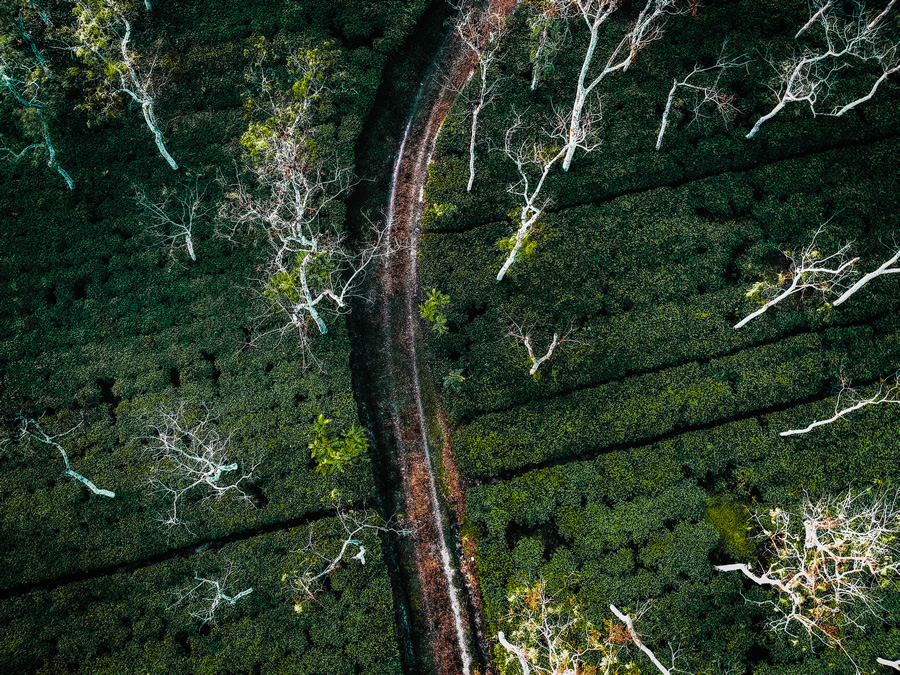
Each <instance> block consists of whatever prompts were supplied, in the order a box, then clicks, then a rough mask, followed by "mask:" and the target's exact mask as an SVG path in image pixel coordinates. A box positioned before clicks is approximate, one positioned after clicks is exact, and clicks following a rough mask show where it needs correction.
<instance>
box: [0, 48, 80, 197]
mask: <svg viewBox="0 0 900 675" xmlns="http://www.w3.org/2000/svg"><path fill="white" fill-rule="evenodd" d="M32 44H33V43H32ZM35 53H36V54H37V56H38V57H40V53H39V52H37V48H35ZM39 66H43V67H46V64H43V59H41V61H40V62H39V64H38V65H35V66H26V65H22V64H16V63H13V61H11V60H10V59H8V58H6V57H5V56H4V55H3V54H0V82H2V83H3V86H4V87H5V88H6V91H7V92H9V94H10V95H11V96H12V97H13V99H15V101H16V102H17V103H19V105H21V106H23V107H25V108H30V109H31V110H34V111H35V112H36V113H37V115H38V118H39V119H40V122H41V134H42V135H43V137H44V142H43V144H31V145H28V146H27V147H26V148H25V149H23V150H21V151H20V152H14V151H13V150H11V149H9V148H0V150H5V151H6V152H7V153H9V154H10V155H12V156H13V157H14V158H15V159H20V158H21V157H23V156H24V155H25V154H27V153H28V152H29V151H31V150H36V149H38V148H41V147H43V148H45V149H46V150H47V155H48V159H47V166H49V167H50V168H51V169H54V170H55V171H56V172H57V173H58V174H59V175H60V176H62V178H63V180H64V181H65V182H66V185H67V186H68V188H69V189H70V190H74V189H75V181H73V180H72V177H71V176H70V175H69V174H68V173H67V172H66V170H65V169H63V167H62V165H61V164H60V163H59V161H58V160H57V158H56V148H55V147H54V146H53V140H52V139H51V138H50V126H49V124H48V123H47V116H46V115H45V114H44V104H43V103H41V101H40V99H39V93H40V92H39V90H38V87H39V86H40V78H39V77H38V76H36V70H37V68H38V67H39Z"/></svg>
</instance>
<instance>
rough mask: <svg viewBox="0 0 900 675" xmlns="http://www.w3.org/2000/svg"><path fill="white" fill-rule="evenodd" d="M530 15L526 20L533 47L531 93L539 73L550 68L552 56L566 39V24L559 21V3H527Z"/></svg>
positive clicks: (552, 1)
mask: <svg viewBox="0 0 900 675" xmlns="http://www.w3.org/2000/svg"><path fill="white" fill-rule="evenodd" d="M527 4H528V6H529V8H530V9H532V10H533V11H532V13H531V15H530V16H529V18H528V25H529V27H530V28H531V34H532V37H533V38H534V40H535V47H534V49H533V50H532V52H531V61H532V63H533V64H534V66H533V67H532V72H531V91H534V90H535V89H537V85H538V80H539V79H540V76H541V73H543V72H544V71H546V70H548V69H549V68H551V63H552V60H553V56H554V55H555V54H556V52H557V51H559V49H560V48H561V47H562V45H563V43H564V42H565V39H566V37H568V23H567V22H565V21H559V18H560V14H561V9H562V8H561V7H560V3H558V2H555V1H554V0H550V1H549V2H532V3H527Z"/></svg>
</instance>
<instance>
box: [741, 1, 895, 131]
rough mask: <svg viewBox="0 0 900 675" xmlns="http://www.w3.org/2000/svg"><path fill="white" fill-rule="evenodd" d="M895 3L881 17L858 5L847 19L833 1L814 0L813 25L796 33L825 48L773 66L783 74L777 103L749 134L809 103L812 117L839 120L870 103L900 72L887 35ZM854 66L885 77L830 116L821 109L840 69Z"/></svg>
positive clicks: (774, 88) (775, 89) (775, 90)
mask: <svg viewBox="0 0 900 675" xmlns="http://www.w3.org/2000/svg"><path fill="white" fill-rule="evenodd" d="M893 5H894V0H891V2H890V3H888V5H887V7H886V8H885V9H884V11H883V12H881V13H880V14H879V15H878V16H877V17H875V18H873V19H870V18H869V17H868V16H867V15H866V12H865V6H864V5H863V4H862V3H857V4H856V13H855V15H854V16H853V17H852V18H850V19H849V20H848V19H844V18H842V17H840V16H839V15H838V12H837V11H836V10H835V7H834V3H833V2H832V0H826V1H824V2H823V0H813V2H812V6H811V10H812V15H811V16H810V19H809V21H807V22H806V24H805V25H803V26H802V27H801V28H800V30H799V31H798V32H797V35H796V36H795V37H796V38H799V37H800V36H801V35H803V34H804V33H806V32H812V31H814V30H815V31H816V32H817V33H821V44H819V45H817V46H816V47H805V48H804V49H802V50H801V51H799V52H797V53H795V54H794V55H793V56H791V57H790V58H788V59H787V60H786V61H781V62H772V67H773V68H774V69H775V71H776V72H777V74H778V76H777V79H776V83H775V84H774V85H773V86H772V87H771V88H772V93H773V94H774V96H775V98H776V100H777V102H776V104H775V106H774V107H773V108H772V110H770V111H769V112H768V113H766V114H765V115H763V116H762V117H760V118H759V119H758V120H757V121H756V124H754V125H753V128H752V129H751V130H750V132H749V133H748V134H747V138H753V137H754V136H755V135H756V134H757V132H758V131H759V129H760V127H761V126H762V125H763V124H765V123H766V122H768V121H769V120H770V119H772V118H773V117H775V116H776V115H777V114H778V113H780V112H781V111H782V110H783V109H784V108H785V107H786V106H787V105H789V104H791V103H798V102H801V101H805V102H806V103H807V104H808V105H809V108H810V111H811V112H812V114H813V116H815V115H817V114H818V115H828V116H834V117H840V116H841V115H843V114H845V113H847V112H849V111H850V110H853V109H854V108H855V107H856V106H858V105H860V104H862V103H865V102H866V101H868V100H870V99H871V98H872V97H873V96H874V95H875V93H876V91H877V90H878V87H879V86H881V84H882V83H883V82H884V81H885V80H886V79H887V78H888V77H890V76H891V75H892V74H894V73H896V72H898V71H900V50H898V45H897V43H896V42H892V41H891V40H890V39H889V38H887V37H885V35H883V34H882V28H883V26H884V25H885V24H886V23H887V22H885V21H883V18H884V16H885V15H886V14H887V13H888V12H890V11H891V8H892V7H893ZM855 66H868V67H870V68H873V69H874V70H876V71H878V72H879V73H880V74H879V76H878V78H877V79H876V80H875V82H874V83H873V84H872V86H871V87H870V88H869V90H868V92H866V93H865V94H863V95H862V96H857V97H856V98H852V99H851V100H849V101H848V100H845V101H844V102H842V103H835V104H833V105H832V108H831V110H830V111H828V112H820V111H818V110H817V109H816V105H817V104H819V103H822V102H824V101H827V100H830V99H832V98H833V96H834V93H835V91H836V90H838V89H840V88H839V87H837V86H836V84H837V78H838V75H839V73H840V72H841V71H843V70H845V69H847V68H853V67H855Z"/></svg>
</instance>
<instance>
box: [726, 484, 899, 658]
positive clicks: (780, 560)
mask: <svg viewBox="0 0 900 675" xmlns="http://www.w3.org/2000/svg"><path fill="white" fill-rule="evenodd" d="M755 520H756V522H757V524H758V526H759V530H760V534H759V537H758V538H760V539H762V541H763V542H765V544H766V548H767V551H766V554H765V556H764V560H763V564H764V567H763V568H762V571H761V573H759V574H757V573H755V572H754V571H752V570H751V569H750V567H749V566H748V565H746V564H743V563H738V564H730V565H719V566H717V567H716V568H715V569H716V570H717V571H720V572H741V573H742V574H743V575H744V576H745V577H747V578H748V579H750V580H751V581H753V582H754V583H756V584H758V585H761V586H769V587H771V588H772V589H774V590H776V591H777V592H778V598H777V599H775V600H771V601H765V602H762V603H758V604H765V605H768V606H770V607H771V608H772V610H773V612H774V614H775V617H774V618H773V619H772V620H771V621H770V624H769V627H770V628H771V629H772V630H774V631H775V632H783V633H785V634H786V635H787V636H789V637H791V638H796V637H798V635H797V633H795V630H794V629H795V627H799V628H802V629H803V632H804V633H805V634H806V635H807V636H808V637H809V638H813V637H815V638H816V639H818V640H820V641H821V642H823V643H824V644H826V645H828V646H831V647H838V648H840V649H841V650H842V651H843V652H844V654H845V655H847V657H848V658H850V655H849V654H848V653H847V652H846V650H845V649H844V647H843V644H842V641H841V628H842V627H848V626H853V627H855V628H861V627H862V624H861V621H862V619H863V617H864V616H867V615H873V614H874V615H877V614H878V613H879V605H878V602H877V596H878V593H879V591H880V589H881V588H882V586H883V583H884V579H889V578H893V577H895V576H896V574H897V572H898V571H900V556H898V554H900V550H898V547H897V535H898V534H900V493H898V492H897V491H896V490H893V491H888V490H881V491H879V492H873V491H868V490H867V491H864V492H853V491H850V490H848V491H847V493H846V494H844V495H840V496H837V497H824V498H822V499H820V500H818V501H816V502H813V501H811V500H810V499H809V497H808V496H804V499H803V501H802V503H801V506H800V509H799V512H798V511H794V512H791V511H786V510H783V509H781V508H778V507H775V508H773V509H772V510H771V511H769V512H767V513H757V514H755ZM851 661H852V658H851ZM854 665H855V666H856V664H855V663H854ZM856 667H857V671H859V667H858V666H856Z"/></svg>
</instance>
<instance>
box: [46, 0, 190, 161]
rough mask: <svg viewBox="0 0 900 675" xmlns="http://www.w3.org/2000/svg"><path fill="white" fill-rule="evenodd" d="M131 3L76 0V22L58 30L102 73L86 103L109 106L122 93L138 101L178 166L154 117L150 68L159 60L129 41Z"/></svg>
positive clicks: (165, 153) (124, 0) (164, 151)
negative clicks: (91, 96) (135, 48)
mask: <svg viewBox="0 0 900 675" xmlns="http://www.w3.org/2000/svg"><path fill="white" fill-rule="evenodd" d="M134 9H135V8H134V5H133V3H132V2H131V0H78V1H77V2H76V4H75V7H74V9H73V10H72V11H73V13H74V14H75V25H74V27H73V28H72V29H71V30H69V31H68V32H63V33H62V35H63V36H64V37H65V38H67V39H70V40H71V41H72V42H73V45H72V47H71V49H72V51H73V52H74V53H75V55H76V56H78V57H79V58H81V59H82V60H83V61H85V63H86V64H87V65H88V67H89V68H91V69H93V70H94V71H96V72H97V73H99V74H102V78H103V79H102V80H101V82H100V84H99V86H98V88H97V89H96V91H95V92H94V97H93V99H92V100H89V101H88V104H87V105H89V106H90V105H93V104H95V103H97V104H100V106H101V107H102V108H103V109H104V110H110V109H111V108H112V107H113V106H114V105H115V104H116V102H117V101H118V100H119V99H120V98H121V97H124V98H125V99H126V100H130V101H132V102H134V103H136V104H137V105H139V106H140V107H141V112H142V113H143V116H144V122H145V123H146V125H147V128H148V129H149V130H150V131H151V133H152V134H153V139H154V141H155V142H156V147H157V148H158V149H159V153H160V154H161V155H162V156H163V158H165V160H166V162H168V163H169V166H170V167H172V169H173V170H177V169H178V164H177V163H176V162H175V160H174V159H173V158H172V155H170V154H169V151H168V150H167V149H166V146H165V142H164V138H163V132H162V128H161V127H160V125H159V122H158V121H157V119H156V103H155V100H154V98H155V96H154V90H155V82H154V74H153V71H154V70H155V69H156V67H157V66H158V65H159V63H158V60H157V59H156V58H151V59H145V58H142V57H141V56H140V55H139V54H138V53H137V52H135V50H134V46H133V44H132V40H131V20H130V18H129V17H130V16H131V15H132V13H133V12H134Z"/></svg>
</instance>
